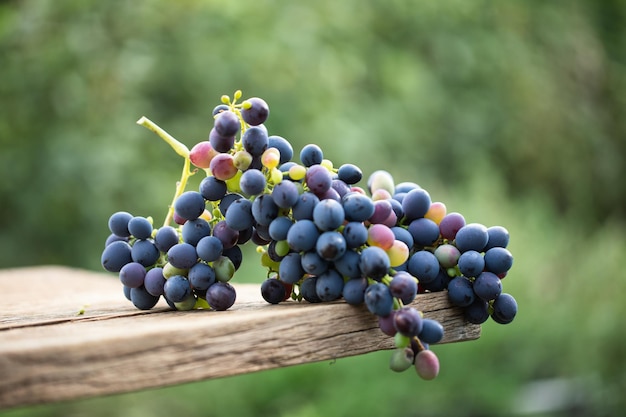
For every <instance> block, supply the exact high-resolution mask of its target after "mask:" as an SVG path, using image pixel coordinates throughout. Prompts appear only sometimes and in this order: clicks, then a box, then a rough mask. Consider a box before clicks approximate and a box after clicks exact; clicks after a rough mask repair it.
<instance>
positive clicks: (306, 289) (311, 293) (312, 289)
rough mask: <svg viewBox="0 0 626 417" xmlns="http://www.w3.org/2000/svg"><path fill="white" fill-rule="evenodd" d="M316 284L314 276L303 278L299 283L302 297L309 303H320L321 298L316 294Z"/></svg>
mask: <svg viewBox="0 0 626 417" xmlns="http://www.w3.org/2000/svg"><path fill="white" fill-rule="evenodd" d="M316 286H317V277H316V276H311V277H307V278H305V279H304V280H303V281H302V284H300V294H301V295H302V298H304V299H305V300H307V301H308V302H309V303H321V302H322V300H321V299H320V298H319V297H318V296H317V291H316Z"/></svg>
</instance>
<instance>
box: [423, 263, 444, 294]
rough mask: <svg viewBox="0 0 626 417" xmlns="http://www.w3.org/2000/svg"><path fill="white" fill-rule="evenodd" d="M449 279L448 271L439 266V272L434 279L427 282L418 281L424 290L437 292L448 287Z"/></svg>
mask: <svg viewBox="0 0 626 417" xmlns="http://www.w3.org/2000/svg"><path fill="white" fill-rule="evenodd" d="M450 280H451V278H450V275H448V272H447V271H446V270H445V269H443V268H439V272H438V273H437V276H436V277H435V279H434V280H432V281H428V282H423V281H420V285H421V287H422V289H424V290H426V291H430V292H437V291H443V290H445V289H446V288H448V284H449V283H450Z"/></svg>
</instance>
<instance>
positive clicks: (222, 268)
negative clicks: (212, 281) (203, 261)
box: [213, 256, 235, 282]
mask: <svg viewBox="0 0 626 417" xmlns="http://www.w3.org/2000/svg"><path fill="white" fill-rule="evenodd" d="M213 269H214V270H215V278H216V279H217V280H218V281H221V282H228V281H230V279H231V278H232V277H233V275H235V265H234V264H233V261H231V260H230V258H228V257H227V256H220V257H219V258H218V259H217V260H216V261H215V262H213Z"/></svg>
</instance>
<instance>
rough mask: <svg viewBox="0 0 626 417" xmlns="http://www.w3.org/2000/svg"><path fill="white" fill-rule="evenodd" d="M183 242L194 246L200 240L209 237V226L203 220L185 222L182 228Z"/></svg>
mask: <svg viewBox="0 0 626 417" xmlns="http://www.w3.org/2000/svg"><path fill="white" fill-rule="evenodd" d="M181 234H182V237H183V241H184V242H187V243H189V244H191V245H193V246H196V245H197V244H198V242H199V241H200V239H202V238H204V237H206V236H210V235H211V225H210V224H209V222H207V221H206V220H204V219H201V218H197V219H195V220H187V221H186V222H185V224H184V225H183V227H182V233H181Z"/></svg>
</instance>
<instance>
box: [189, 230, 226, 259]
mask: <svg viewBox="0 0 626 417" xmlns="http://www.w3.org/2000/svg"><path fill="white" fill-rule="evenodd" d="M223 250H224V245H223V244H222V241H221V240H219V239H218V238H217V237H215V236H206V237H203V238H202V239H200V241H199V242H198V245H197V246H196V252H197V254H198V257H199V258H200V259H202V260H203V261H206V262H213V261H215V260H217V259H218V258H219V257H220V256H222V251H223Z"/></svg>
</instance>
